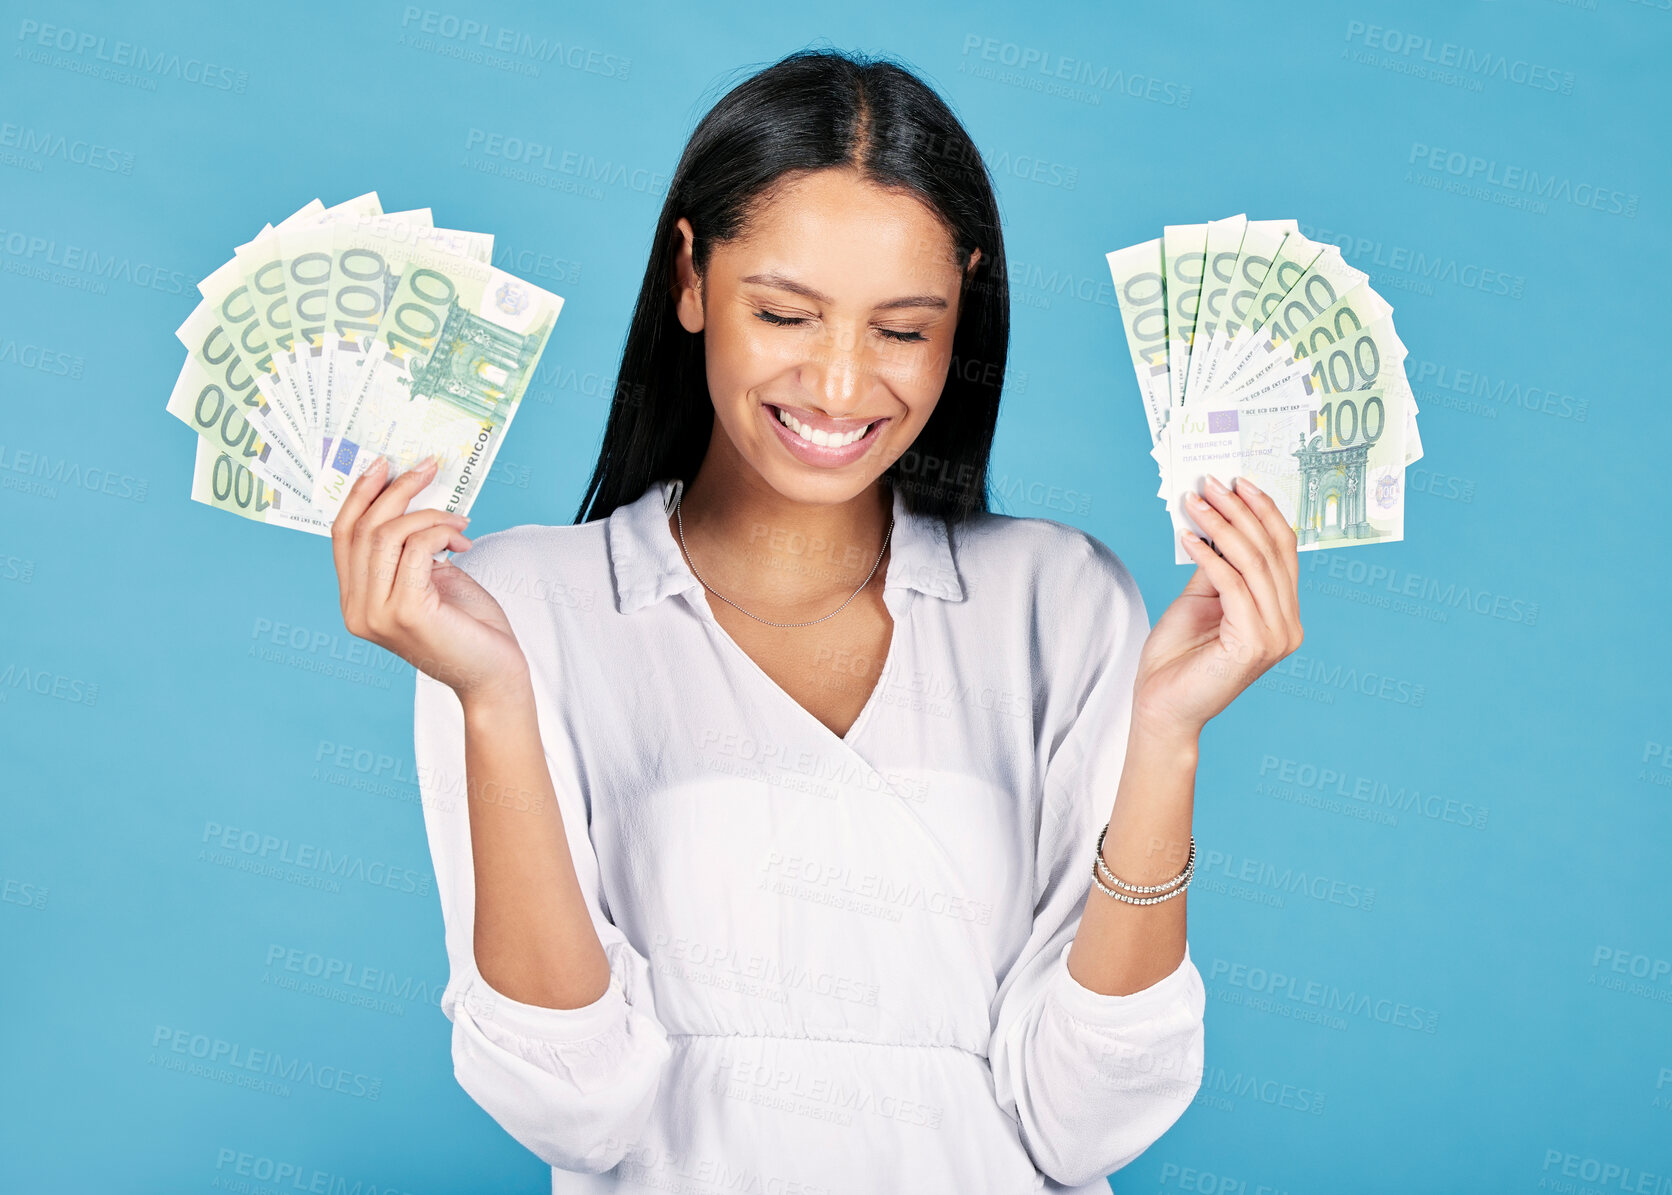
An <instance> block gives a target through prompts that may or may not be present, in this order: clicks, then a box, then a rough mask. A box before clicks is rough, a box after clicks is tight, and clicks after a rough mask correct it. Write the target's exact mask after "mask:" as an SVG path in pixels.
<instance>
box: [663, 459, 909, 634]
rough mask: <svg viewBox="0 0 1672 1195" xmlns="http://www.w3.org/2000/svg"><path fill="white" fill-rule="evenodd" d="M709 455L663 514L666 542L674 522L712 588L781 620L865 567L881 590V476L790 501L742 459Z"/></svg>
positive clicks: (854, 582)
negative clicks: (838, 496) (821, 496)
mask: <svg viewBox="0 0 1672 1195" xmlns="http://www.w3.org/2000/svg"><path fill="white" fill-rule="evenodd" d="M714 464H715V461H714V454H713V453H709V454H708V455H707V456H706V457H705V458H704V460H703V463H702V466H701V467H700V468H699V469H698V470H697V476H696V477H695V478H694V479H693V480H692V481H691V483H690V484H689V485H687V486H686V487H685V491H684V494H683V496H682V498H681V500H680V507H679V511H678V512H676V514H675V516H673V517H670V519H669V520H668V523H669V530H670V531H672V532H673V534H674V535H675V536H676V542H677V537H678V535H679V524H680V523H681V522H683V524H684V540H685V548H686V550H687V551H688V552H689V554H690V558H691V560H692V561H693V562H695V565H696V570H697V572H698V573H699V574H700V575H701V576H702V578H703V580H705V581H707V582H708V583H709V585H711V586H712V587H713V588H715V589H716V590H718V591H719V592H721V593H723V594H725V595H726V596H727V597H730V598H732V599H733V600H734V601H738V602H741V603H743V604H744V605H745V606H747V607H748V608H749V609H750V610H751V611H753V612H754V613H756V614H759V615H761V616H762V617H782V618H784V619H786V620H788V619H793V618H798V617H800V616H802V615H803V614H807V615H808V616H809V617H817V616H818V615H819V614H821V613H824V612H825V610H827V609H828V608H829V607H830V606H831V605H832V604H833V602H840V601H842V600H844V599H846V598H847V597H848V596H849V595H851V594H852V593H853V591H854V590H855V588H857V587H858V586H859V584H860V583H861V582H862V581H864V580H865V578H866V575H867V574H870V573H871V572H872V569H873V566H874V567H875V570H876V572H875V575H874V576H873V577H872V579H871V585H873V586H875V587H876V588H877V589H879V590H880V589H881V587H882V583H883V579H884V577H885V575H886V573H885V570H886V566H887V558H886V557H884V559H883V563H882V564H880V565H879V564H878V563H877V557H878V554H879V553H880V552H881V551H882V546H883V536H884V535H885V534H886V533H887V531H888V523H889V518H890V517H891V515H892V514H893V509H894V507H893V494H892V492H891V490H890V487H889V484H888V483H887V482H885V481H882V480H881V479H878V481H877V483H876V484H875V485H870V486H866V487H865V488H864V489H863V490H861V491H860V492H859V493H858V494H856V495H854V496H853V497H852V498H849V499H847V500H846V501H841V502H832V503H810V502H798V501H795V500H793V499H790V498H786V497H785V496H784V495H783V494H781V493H779V492H778V491H777V490H775V489H773V488H772V487H771V486H770V485H769V484H767V482H766V481H765V479H764V478H762V477H761V476H760V474H759V473H757V472H756V471H755V470H754V469H752V468H748V467H744V468H741V469H736V468H734V469H726V470H723V471H722V470H719V469H717V468H714V467H713V466H714ZM751 603H754V604H753V605H752V604H751ZM819 607H823V609H819ZM809 611H811V613H810V614H808V612H809Z"/></svg>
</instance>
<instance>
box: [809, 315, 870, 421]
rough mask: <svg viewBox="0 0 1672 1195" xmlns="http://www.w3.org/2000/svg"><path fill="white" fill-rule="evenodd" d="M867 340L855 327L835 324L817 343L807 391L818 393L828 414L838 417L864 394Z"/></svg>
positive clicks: (847, 410) (850, 408) (848, 410)
mask: <svg viewBox="0 0 1672 1195" xmlns="http://www.w3.org/2000/svg"><path fill="white" fill-rule="evenodd" d="M864 352H865V350H864V342H863V338H862V337H861V336H860V334H859V333H858V332H857V331H856V330H855V329H853V328H848V327H836V328H832V329H831V330H830V332H829V333H828V334H827V335H826V336H824V337H821V338H820V339H819V340H817V341H816V342H815V346H814V353H815V357H814V360H813V361H812V362H811V363H810V372H811V373H812V376H811V377H809V378H807V379H806V380H807V381H808V382H810V383H812V384H811V385H809V386H808V390H809V391H810V392H811V393H813V394H816V395H818V396H819V405H820V406H821V407H822V408H823V410H824V412H825V414H827V415H831V416H833V417H835V418H837V419H840V418H842V417H843V416H844V415H846V414H847V413H848V412H850V411H852V410H853V409H854V406H855V405H856V404H857V403H858V402H859V401H860V399H861V398H862V397H863V396H864V386H865V376H866V363H865V359H864Z"/></svg>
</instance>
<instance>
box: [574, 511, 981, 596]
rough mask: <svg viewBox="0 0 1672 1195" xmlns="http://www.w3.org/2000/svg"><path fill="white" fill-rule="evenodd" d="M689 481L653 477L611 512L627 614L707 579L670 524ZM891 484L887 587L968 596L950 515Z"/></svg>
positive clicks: (615, 563)
mask: <svg viewBox="0 0 1672 1195" xmlns="http://www.w3.org/2000/svg"><path fill="white" fill-rule="evenodd" d="M684 485H685V483H684V482H683V481H681V480H679V479H678V478H672V479H664V480H661V481H655V482H652V483H651V484H650V486H649V488H648V489H646V490H645V492H644V493H643V495H641V496H640V497H639V498H637V499H635V500H634V501H632V502H629V503H627V504H626V505H624V506H618V507H616V509H615V510H614V511H612V512H611V513H610V516H609V519H608V520H607V531H606V535H607V538H608V541H609V552H610V571H611V572H612V573H613V574H614V577H615V608H616V609H617V610H619V611H621V613H623V614H631V613H632V612H633V611H635V610H637V609H639V608H641V607H643V606H648V605H650V604H651V603H653V602H659V601H661V600H662V599H663V598H665V597H667V596H668V595H669V594H674V593H682V592H684V591H685V590H687V589H697V588H700V587H701V585H702V582H700V581H698V580H697V578H696V577H695V576H694V575H693V574H692V572H691V568H690V566H689V565H687V564H686V563H685V557H684V554H683V553H681V552H680V550H679V543H678V542H677V541H676V540H675V539H674V537H673V534H672V532H670V531H669V530H668V517H669V516H670V515H672V514H673V507H674V501H675V500H676V499H677V497H678V496H679V494H680V493H681V492H682V491H683V489H684ZM890 488H891V489H892V491H893V495H894V534H893V537H892V538H891V540H890V541H889V542H890V545H891V546H890V548H889V557H888V573H887V576H886V578H885V579H884V582H883V589H884V592H886V591H887V590H890V589H915V590H917V591H918V592H920V593H925V594H928V595H929V596H931V597H938V598H944V599H945V600H947V601H952V602H961V601H963V600H964V584H963V578H962V576H961V575H960V574H959V572H958V565H957V562H956V560H954V558H953V555H952V545H951V542H950V539H949V537H948V534H947V528H946V522H945V520H943V519H938V518H935V517H934V516H932V515H924V514H917V513H914V512H913V511H910V510H908V509H906V503H905V498H904V497H903V496H902V494H901V491H900V487H899V486H897V485H896V486H891V487H890Z"/></svg>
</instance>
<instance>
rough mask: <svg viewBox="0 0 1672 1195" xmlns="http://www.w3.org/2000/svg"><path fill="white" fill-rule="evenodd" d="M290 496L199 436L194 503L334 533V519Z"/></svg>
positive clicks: (315, 532) (280, 524) (261, 520)
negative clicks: (293, 500) (292, 500)
mask: <svg viewBox="0 0 1672 1195" xmlns="http://www.w3.org/2000/svg"><path fill="white" fill-rule="evenodd" d="M289 498H290V496H289V495H288V494H282V493H280V492H278V491H277V490H274V489H273V488H272V487H271V486H269V485H268V484H267V483H266V482H265V481H263V480H262V479H261V478H259V477H257V476H256V475H255V473H253V472H252V471H251V470H250V468H249V466H248V465H246V464H244V463H243V462H241V461H239V460H238V459H237V458H235V457H234V456H232V454H230V453H227V452H222V451H220V450H218V449H217V448H215V446H214V445H213V444H211V443H210V442H209V441H208V440H206V439H204V438H203V437H202V436H199V437H198V440H197V460H196V463H195V465H194V466H193V468H192V501H193V502H201V503H203V504H204V505H205V506H212V507H214V508H215V509H216V510H224V511H227V512H228V513H229V514H235V515H237V516H239V517H240V518H245V519H250V520H253V521H254V522H257V523H271V524H272V525H273V526H275V527H289V528H292V529H294V530H297V531H306V532H309V533H310V534H313V535H326V536H328V535H330V534H331V520H330V519H328V518H326V517H325V516H324V515H322V514H320V513H319V512H318V511H316V510H313V509H312V508H311V507H308V506H305V505H301V504H296V503H292V502H291V501H290V500H289Z"/></svg>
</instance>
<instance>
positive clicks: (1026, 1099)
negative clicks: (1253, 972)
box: [989, 535, 1206, 1187]
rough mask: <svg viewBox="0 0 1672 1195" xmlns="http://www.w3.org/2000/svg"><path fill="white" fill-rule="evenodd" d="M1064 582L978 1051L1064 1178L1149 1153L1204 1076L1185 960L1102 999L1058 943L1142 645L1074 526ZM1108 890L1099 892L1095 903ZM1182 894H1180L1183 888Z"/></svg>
mask: <svg viewBox="0 0 1672 1195" xmlns="http://www.w3.org/2000/svg"><path fill="white" fill-rule="evenodd" d="M1084 538H1085V541H1086V544H1085V555H1084V558H1083V559H1082V561H1081V562H1080V564H1079V565H1078V567H1077V569H1076V570H1072V571H1071V572H1070V573H1069V574H1068V576H1069V582H1068V585H1067V586H1066V587H1065V592H1063V593H1058V594H1054V595H1052V594H1046V595H1043V596H1044V597H1045V598H1046V599H1047V601H1048V602H1049V601H1055V602H1057V603H1062V604H1064V605H1066V606H1068V607H1069V608H1070V609H1071V610H1072V609H1074V608H1081V607H1083V605H1084V603H1083V601H1081V600H1079V599H1077V598H1076V597H1075V596H1074V595H1076V594H1079V595H1086V594H1090V595H1100V596H1098V598H1097V601H1096V604H1095V607H1094V608H1093V609H1092V610H1091V612H1090V614H1089V615H1088V616H1087V617H1086V618H1083V619H1082V618H1077V617H1074V616H1072V615H1071V614H1064V615H1063V616H1062V618H1061V622H1060V623H1059V624H1058V626H1059V629H1060V630H1061V631H1062V632H1063V633H1072V634H1074V637H1075V639H1076V640H1077V642H1069V643H1064V644H1062V645H1060V647H1061V650H1062V651H1064V652H1065V653H1067V654H1068V655H1069V657H1070V659H1071V660H1073V659H1077V660H1078V661H1079V662H1078V663H1072V664H1070V665H1069V666H1068V668H1067V671H1066V675H1067V676H1069V677H1071V678H1073V679H1072V680H1071V682H1070V683H1069V684H1068V685H1067V687H1066V693H1062V692H1059V693H1058V694H1056V695H1054V696H1053V697H1052V699H1051V700H1052V701H1053V702H1055V701H1059V700H1061V701H1066V702H1067V704H1066V705H1065V706H1063V707H1061V716H1056V709H1055V708H1053V709H1052V710H1051V714H1050V715H1049V716H1048V717H1047V719H1046V727H1047V731H1046V733H1047V735H1048V739H1047V742H1046V743H1045V746H1044V749H1045V750H1046V751H1047V752H1048V755H1049V760H1048V763H1047V765H1046V769H1045V777H1044V791H1043V796H1042V809H1041V814H1040V833H1039V845H1038V856H1037V869H1036V871H1035V882H1034V892H1033V897H1034V906H1033V907H1034V916H1033V929H1032V932H1031V934H1030V936H1029V937H1028V939H1027V942H1026V944H1025V945H1024V946H1023V948H1022V951H1021V953H1020V954H1019V955H1018V956H1017V959H1016V961H1015V963H1014V964H1013V965H1012V966H1011V967H1010V968H1009V970H1008V971H1007V972H1006V974H1005V975H1004V977H1003V979H1002V981H1001V983H1000V985H999V987H998V991H997V993H996V995H995V997H994V1004H993V1008H994V1016H993V1035H992V1040H991V1045H990V1049H989V1059H990V1062H991V1064H992V1069H993V1082H994V1087H995V1091H996V1094H997V1097H998V1102H999V1105H1000V1107H1002V1108H1003V1109H1004V1110H1005V1111H1006V1112H1007V1113H1009V1114H1010V1115H1011V1116H1012V1117H1014V1118H1015V1120H1016V1121H1017V1123H1018V1124H1019V1126H1020V1129H1021V1137H1022V1142H1023V1145H1024V1146H1025V1147H1026V1149H1027V1150H1028V1153H1029V1155H1030V1156H1031V1157H1032V1158H1033V1161H1034V1164H1035V1165H1036V1166H1037V1167H1038V1168H1039V1170H1040V1171H1041V1172H1042V1173H1044V1174H1046V1175H1048V1176H1049V1177H1051V1178H1053V1179H1055V1180H1056V1181H1057V1182H1059V1183H1062V1184H1064V1185H1065V1186H1069V1187H1074V1186H1078V1185H1082V1184H1086V1183H1094V1182H1096V1181H1097V1180H1098V1179H1101V1178H1104V1177H1107V1176H1108V1175H1109V1174H1112V1173H1113V1172H1114V1171H1116V1170H1119V1169H1120V1168H1121V1167H1123V1166H1125V1165H1126V1164H1127V1163H1129V1162H1131V1161H1132V1160H1133V1159H1134V1158H1136V1157H1138V1155H1139V1154H1141V1153H1143V1152H1144V1150H1146V1149H1148V1148H1149V1147H1150V1145H1152V1144H1153V1143H1154V1142H1155V1141H1156V1140H1157V1139H1158V1138H1159V1137H1160V1136H1161V1135H1162V1134H1163V1133H1165V1132H1166V1131H1167V1130H1168V1129H1169V1128H1170V1127H1172V1125H1173V1123H1174V1122H1175V1121H1177V1120H1178V1118H1179V1117H1180V1116H1181V1115H1182V1114H1183V1113H1184V1110H1185V1109H1186V1108H1187V1107H1189V1105H1190V1102H1191V1101H1192V1100H1193V1099H1194V1098H1195V1096H1196V1092H1197V1090H1198V1089H1199V1088H1200V1086H1201V1081H1202V1065H1203V1038H1204V1031H1203V1012H1204V1008H1205V1004H1206V994H1205V992H1204V990H1203V987H1202V978H1201V975H1200V974H1199V973H1198V971H1197V970H1196V967H1195V964H1194V963H1193V962H1192V961H1191V958H1190V952H1189V947H1188V945H1187V946H1186V949H1185V954H1184V958H1183V959H1182V960H1181V961H1180V963H1179V965H1178V967H1177V969H1175V970H1174V971H1173V972H1172V973H1171V974H1170V975H1167V976H1165V977H1164V978H1162V979H1160V980H1158V981H1156V982H1155V983H1154V984H1152V985H1151V986H1149V987H1147V988H1144V989H1143V990H1141V991H1137V992H1132V993H1129V994H1127V995H1121V996H1111V995H1105V994H1103V993H1101V992H1095V991H1093V990H1091V989H1090V988H1087V987H1085V986H1084V985H1082V984H1081V983H1079V982H1078V981H1077V980H1076V979H1075V978H1074V977H1073V975H1071V974H1070V973H1069V970H1068V949H1069V947H1070V945H1072V943H1073V940H1074V935H1075V933H1076V932H1077V931H1078V929H1079V927H1080V920H1081V915H1082V913H1083V911H1084V909H1085V902H1086V895H1087V893H1088V892H1089V891H1090V890H1091V888H1092V878H1091V872H1092V854H1093V851H1094V850H1095V849H1096V846H1097V835H1098V832H1099V831H1100V830H1101V829H1102V828H1103V826H1104V825H1105V824H1106V823H1107V822H1108V819H1109V815H1110V813H1111V812H1112V811H1113V809H1114V800H1115V794H1116V790H1117V786H1118V784H1119V782H1120V776H1121V768H1122V764H1123V763H1124V760H1125V754H1126V736H1127V731H1128V728H1129V726H1130V723H1131V714H1132V685H1133V681H1134V679H1135V677H1136V675H1137V667H1138V655H1139V652H1140V650H1141V649H1142V647H1143V643H1144V639H1145V637H1146V636H1147V635H1148V633H1149V625H1150V624H1149V617H1148V615H1147V613H1146V612H1145V609H1144V602H1143V597H1142V595H1141V594H1140V592H1139V590H1138V587H1137V584H1136V582H1134V581H1133V579H1132V576H1131V574H1130V573H1129V572H1128V571H1127V569H1126V568H1125V566H1124V565H1123V564H1122V563H1121V562H1120V560H1119V558H1118V557H1117V556H1115V554H1114V553H1113V552H1112V551H1111V550H1110V549H1109V548H1108V547H1107V546H1105V545H1103V544H1102V543H1101V542H1099V541H1098V540H1097V539H1095V538H1094V537H1092V536H1089V535H1088V536H1085V537H1084ZM1103 899H1109V898H1108V897H1104V898H1103ZM1179 899H1188V898H1186V897H1181V898H1179Z"/></svg>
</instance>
